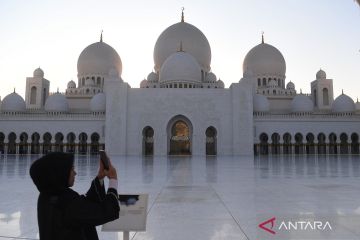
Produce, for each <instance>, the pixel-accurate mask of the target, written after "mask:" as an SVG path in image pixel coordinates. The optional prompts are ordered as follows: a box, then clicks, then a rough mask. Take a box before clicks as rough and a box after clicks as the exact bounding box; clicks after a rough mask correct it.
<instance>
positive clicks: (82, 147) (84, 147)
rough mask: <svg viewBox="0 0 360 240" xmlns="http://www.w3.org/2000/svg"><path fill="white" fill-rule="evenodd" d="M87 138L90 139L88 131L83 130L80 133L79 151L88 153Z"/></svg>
mask: <svg viewBox="0 0 360 240" xmlns="http://www.w3.org/2000/svg"><path fill="white" fill-rule="evenodd" d="M87 139H88V136H87V134H86V133H84V132H82V133H80V134H79V153H80V154H86V153H87Z"/></svg>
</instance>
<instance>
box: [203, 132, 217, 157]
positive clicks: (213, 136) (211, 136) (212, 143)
mask: <svg viewBox="0 0 360 240" xmlns="http://www.w3.org/2000/svg"><path fill="white" fill-rule="evenodd" d="M205 136H206V141H205V142H206V146H205V148H206V150H205V151H206V155H216V154H217V131H216V128H215V127H213V126H210V127H208V128H207V129H206V131H205Z"/></svg>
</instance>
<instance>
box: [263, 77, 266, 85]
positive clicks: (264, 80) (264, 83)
mask: <svg viewBox="0 0 360 240" xmlns="http://www.w3.org/2000/svg"><path fill="white" fill-rule="evenodd" d="M262 85H263V86H266V78H263V84H262Z"/></svg>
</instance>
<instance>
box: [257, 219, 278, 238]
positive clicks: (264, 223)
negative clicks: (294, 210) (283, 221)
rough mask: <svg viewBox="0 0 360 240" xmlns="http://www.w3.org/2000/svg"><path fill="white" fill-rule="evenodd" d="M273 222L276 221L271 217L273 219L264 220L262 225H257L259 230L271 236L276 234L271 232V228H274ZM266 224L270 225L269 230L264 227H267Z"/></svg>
mask: <svg viewBox="0 0 360 240" xmlns="http://www.w3.org/2000/svg"><path fill="white" fill-rule="evenodd" d="M275 220H276V218H275V217H273V218H271V219H269V220H266V221H265V222H262V223H260V224H259V228H261V229H263V230H265V231H267V232H269V233H271V234H276V232H275V231H273V230H272V229H273V227H274V226H275ZM267 224H271V227H270V228H268V227H266V226H265V225H267Z"/></svg>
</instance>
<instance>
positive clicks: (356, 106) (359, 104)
mask: <svg viewBox="0 0 360 240" xmlns="http://www.w3.org/2000/svg"><path fill="white" fill-rule="evenodd" d="M355 109H356V111H360V102H359V100H357V101H356V103H355Z"/></svg>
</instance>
